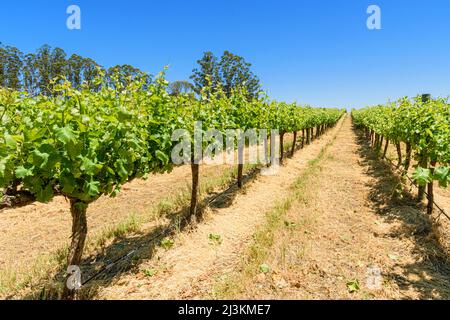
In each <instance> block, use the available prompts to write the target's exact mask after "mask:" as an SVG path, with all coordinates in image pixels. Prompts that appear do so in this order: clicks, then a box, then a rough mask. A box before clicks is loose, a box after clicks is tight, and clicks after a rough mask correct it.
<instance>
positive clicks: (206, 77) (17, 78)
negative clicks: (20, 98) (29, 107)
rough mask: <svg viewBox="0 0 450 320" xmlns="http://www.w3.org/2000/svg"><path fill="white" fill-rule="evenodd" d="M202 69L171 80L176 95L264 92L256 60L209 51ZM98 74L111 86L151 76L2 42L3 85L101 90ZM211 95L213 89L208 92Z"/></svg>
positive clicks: (48, 90) (41, 90)
mask: <svg viewBox="0 0 450 320" xmlns="http://www.w3.org/2000/svg"><path fill="white" fill-rule="evenodd" d="M197 64H198V67H197V68H195V69H194V70H193V71H192V75H191V76H190V79H191V80H192V82H189V81H187V80H178V81H174V82H172V83H170V84H169V92H170V93H171V94H172V95H179V94H182V93H192V94H194V93H196V94H200V93H201V92H202V90H205V88H207V90H211V91H219V90H217V89H219V88H220V89H221V90H220V91H222V92H224V93H225V94H226V95H227V96H230V95H231V93H232V90H233V89H234V88H237V87H245V88H246V91H247V92H248V95H249V96H250V97H251V98H253V97H256V96H257V95H258V93H259V91H260V89H261V88H260V87H261V86H260V82H259V79H258V77H257V76H256V75H255V74H254V73H253V72H252V71H251V68H250V67H251V64H250V63H248V62H246V61H245V59H244V58H243V57H241V56H238V55H235V54H233V53H231V52H229V51H225V52H224V53H223V55H222V56H221V57H220V58H217V57H216V56H215V55H214V54H213V53H212V52H210V51H208V52H205V53H204V54H203V56H202V58H201V59H200V60H198V61H197ZM99 76H101V77H102V78H104V79H105V80H106V83H107V84H109V85H111V86H116V85H118V84H122V85H123V86H126V85H127V83H128V82H129V81H133V80H136V79H138V78H140V79H143V80H144V83H146V84H147V85H148V84H150V83H151V81H152V78H151V76H150V75H148V74H147V73H145V72H143V71H141V70H140V69H138V68H136V67H133V66H131V65H128V64H124V65H116V66H113V67H110V68H107V69H106V68H103V67H102V66H101V65H100V64H98V63H97V62H96V61H94V60H93V59H91V58H86V57H82V56H80V55H77V54H72V55H70V56H68V55H67V53H66V52H65V51H64V50H63V49H61V48H58V47H55V48H52V47H51V46H49V45H43V46H42V47H41V48H39V49H38V50H36V52H35V53H23V52H22V51H20V50H19V49H18V48H16V47H14V46H5V45H3V44H1V43H0V87H4V88H10V89H13V90H17V91H26V92H28V93H29V94H30V95H33V96H34V95H38V94H43V95H46V96H50V95H53V94H54V93H55V91H54V87H55V85H56V84H58V83H59V82H61V81H62V79H63V78H65V79H67V80H68V81H70V83H71V84H72V86H73V87H74V88H76V89H79V88H80V87H81V85H82V84H84V85H86V86H88V88H89V89H91V90H94V91H98V90H99V84H98V83H97V82H96V81H95V80H96V79H97V78H98V77H99ZM207 94H208V93H207Z"/></svg>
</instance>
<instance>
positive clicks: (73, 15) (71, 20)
mask: <svg viewBox="0 0 450 320" xmlns="http://www.w3.org/2000/svg"><path fill="white" fill-rule="evenodd" d="M66 13H67V14H68V15H69V17H68V18H67V20H66V26H67V29H69V30H81V9H80V7H79V6H77V5H70V6H68V7H67V10H66Z"/></svg>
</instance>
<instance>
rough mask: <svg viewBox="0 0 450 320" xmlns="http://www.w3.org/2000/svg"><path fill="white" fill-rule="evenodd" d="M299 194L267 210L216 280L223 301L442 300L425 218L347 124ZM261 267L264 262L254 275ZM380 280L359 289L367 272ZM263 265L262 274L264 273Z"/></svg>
mask: <svg viewBox="0 0 450 320" xmlns="http://www.w3.org/2000/svg"><path fill="white" fill-rule="evenodd" d="M329 154H331V155H332V157H328V156H326V157H325V159H324V161H323V162H322V163H321V164H320V167H321V168H322V170H320V172H319V173H318V174H315V175H314V179H306V181H307V184H306V185H307V188H306V189H305V188H303V185H302V184H300V185H299V189H300V190H303V192H301V197H300V198H298V199H296V198H297V197H296V196H294V195H293V196H292V197H291V199H292V200H290V201H286V202H285V205H284V206H282V207H280V208H279V209H277V210H275V211H274V212H273V214H272V215H271V216H269V219H268V222H267V223H266V224H265V225H264V227H263V228H262V229H260V230H259V231H258V232H257V234H256V237H255V239H254V241H253V243H252V245H251V246H250V249H249V251H248V252H247V253H246V256H245V258H244V260H243V262H242V263H241V264H240V265H239V266H238V267H237V268H235V269H234V270H232V271H231V272H228V273H225V274H224V276H222V278H221V279H219V280H218V281H217V284H216V296H215V297H217V298H227V299H448V298H449V297H450V284H449V282H448V279H449V277H450V268H449V264H448V260H447V259H446V252H445V248H442V246H440V245H439V242H438V241H437V238H436V234H435V233H434V232H433V227H432V224H431V223H430V219H428V217H426V216H425V215H423V213H422V212H420V211H419V210H418V209H417V208H416V204H415V203H414V202H411V201H410V197H408V194H407V193H403V194H402V195H403V197H399V194H398V192H396V188H397V185H398V179H397V177H396V176H395V175H393V174H392V172H391V171H390V169H389V167H388V166H387V165H386V164H383V163H382V162H380V161H378V160H377V159H376V158H375V155H374V153H373V152H372V151H371V150H369V149H368V148H367V146H364V145H361V144H359V141H358V140H357V137H356V136H355V134H354V133H353V132H352V131H351V127H350V122H349V121H347V122H346V124H345V125H344V130H342V131H341V132H340V133H339V135H338V138H337V141H336V143H335V144H334V145H333V147H332V148H330V151H329ZM261 264H264V266H265V267H268V268H269V271H268V272H263V270H262V269H261V268H260V266H261ZM373 267H376V268H378V270H380V272H381V278H380V280H381V283H380V284H381V285H380V286H379V287H376V288H374V287H370V286H368V283H367V280H369V279H370V278H369V277H368V270H369V268H373ZM264 271H267V270H266V269H264Z"/></svg>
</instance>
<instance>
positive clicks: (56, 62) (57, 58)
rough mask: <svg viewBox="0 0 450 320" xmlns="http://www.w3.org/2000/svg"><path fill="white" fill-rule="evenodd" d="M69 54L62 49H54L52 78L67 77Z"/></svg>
mask: <svg viewBox="0 0 450 320" xmlns="http://www.w3.org/2000/svg"><path fill="white" fill-rule="evenodd" d="M66 57H67V54H66V53H65V52H64V50H63V49H61V48H54V49H53V51H52V55H51V78H52V79H53V80H54V79H56V78H62V77H65V76H67V60H66Z"/></svg>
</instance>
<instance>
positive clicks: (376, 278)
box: [366, 266, 382, 290]
mask: <svg viewBox="0 0 450 320" xmlns="http://www.w3.org/2000/svg"><path fill="white" fill-rule="evenodd" d="M381 284H382V277H381V269H380V268H378V267H377V266H370V267H369V268H367V272H366V287H367V288H368V289H371V290H379V289H381Z"/></svg>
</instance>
